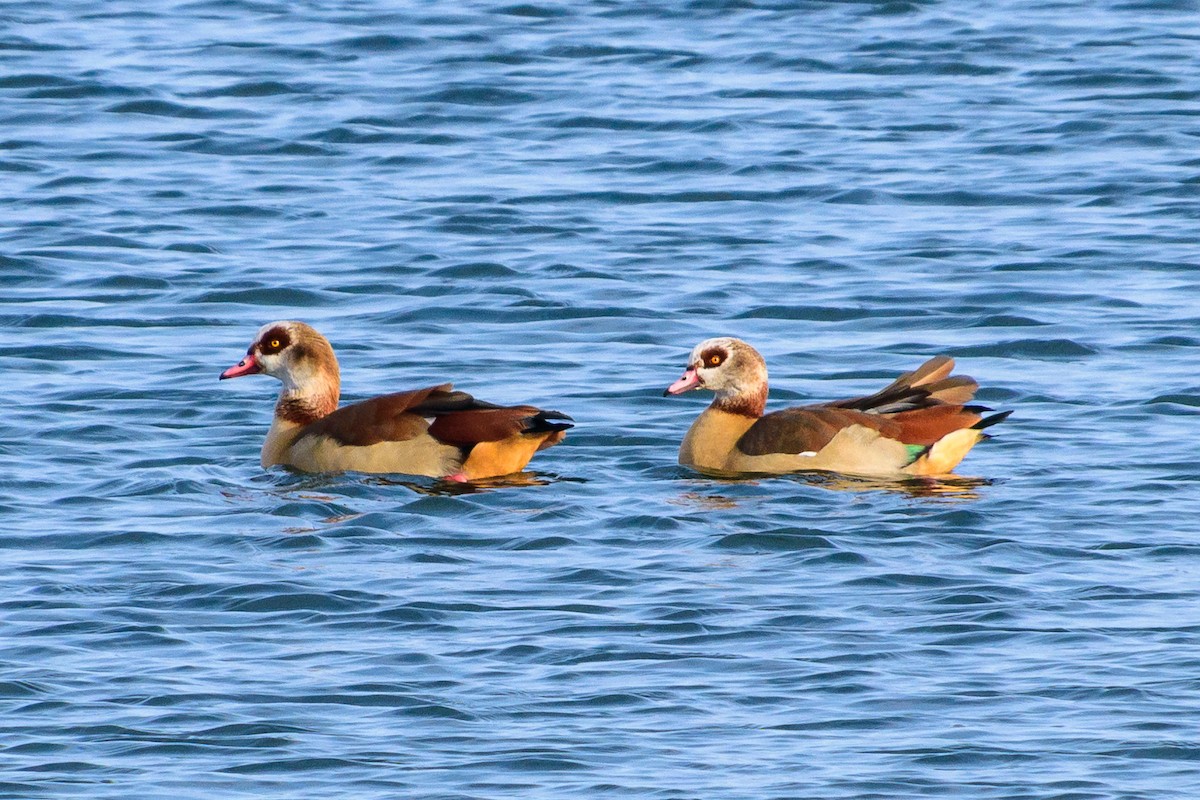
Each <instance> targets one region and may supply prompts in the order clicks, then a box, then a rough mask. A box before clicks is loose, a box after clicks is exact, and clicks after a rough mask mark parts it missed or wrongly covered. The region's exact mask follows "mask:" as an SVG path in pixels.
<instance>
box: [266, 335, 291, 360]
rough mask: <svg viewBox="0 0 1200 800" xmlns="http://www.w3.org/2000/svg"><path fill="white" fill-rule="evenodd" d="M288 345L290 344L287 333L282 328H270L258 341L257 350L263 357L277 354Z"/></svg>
mask: <svg viewBox="0 0 1200 800" xmlns="http://www.w3.org/2000/svg"><path fill="white" fill-rule="evenodd" d="M289 344H291V339H290V338H289V337H288V334H287V331H285V330H284V329H283V328H272V329H271V330H269V331H267V332H266V333H264V334H263V335H262V338H261V339H259V340H258V350H259V352H260V353H262V354H263V355H268V356H269V355H272V354H274V353H278V352H279V351H280V350H282V349H283V348H285V347H287V346H288V345H289Z"/></svg>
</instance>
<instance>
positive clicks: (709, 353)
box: [700, 347, 728, 367]
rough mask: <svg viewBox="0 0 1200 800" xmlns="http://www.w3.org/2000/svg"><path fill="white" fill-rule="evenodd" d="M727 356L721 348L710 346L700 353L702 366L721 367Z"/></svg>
mask: <svg viewBox="0 0 1200 800" xmlns="http://www.w3.org/2000/svg"><path fill="white" fill-rule="evenodd" d="M727 357H728V356H727V354H726V353H725V351H724V350H722V349H721V348H719V347H710V348H709V349H707V350H705V351H704V352H703V353H701V354H700V366H702V367H719V366H721V364H722V363H724V361H725V359H726V358H727Z"/></svg>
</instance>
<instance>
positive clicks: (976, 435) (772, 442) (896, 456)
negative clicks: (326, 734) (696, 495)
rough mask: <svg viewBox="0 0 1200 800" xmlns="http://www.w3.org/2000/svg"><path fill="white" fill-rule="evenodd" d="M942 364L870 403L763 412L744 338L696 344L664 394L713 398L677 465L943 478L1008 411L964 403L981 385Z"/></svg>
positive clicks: (761, 380)
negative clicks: (701, 393)
mask: <svg viewBox="0 0 1200 800" xmlns="http://www.w3.org/2000/svg"><path fill="white" fill-rule="evenodd" d="M953 369H954V361H953V359H951V358H949V357H948V356H937V357H936V358H931V359H930V360H929V361H926V362H925V363H924V364H922V365H921V366H920V367H918V368H917V369H915V370H913V371H912V372H907V373H905V374H903V375H901V376H900V377H899V378H897V379H896V380H895V381H893V382H892V383H891V384H889V385H888V386H887V387H885V388H884V389H881V390H880V391H878V392H876V393H875V394H872V395H868V396H867V397H856V398H853V399H850V400H838V401H835V402H831V403H819V404H817V405H811V406H801V407H798V408H787V409H784V410H782V411H775V412H772V413H770V414H766V415H764V414H763V411H764V408H765V407H766V404H767V365H766V363H765V362H764V361H763V357H762V356H761V355H759V353H758V351H757V350H755V349H754V348H753V347H751V346H750V345H748V344H746V343H745V342H743V341H742V340H740V339H734V338H731V337H722V338H717V339H708V340H706V341H703V342H701V343H700V344H698V345H696V348H695V349H694V350H693V351H692V355H691V358H690V359H689V361H688V365H687V369H686V370H685V371H684V373H683V377H681V378H680V379H679V380H677V381H675V383H673V384H671V385H670V387H668V388H667V390H666V392H664V395H673V394H683V393H684V392H687V391H691V390H692V389H709V390H711V391H713V392H714V393H715V394H716V398H715V399H714V400H713V402H712V405H710V406H709V407H708V408H707V409H705V411H704V412H703V413H702V414H701V415H700V416H699V417H698V418H697V419H696V421H695V422H694V423H692V427H691V429H690V430H688V432H687V435H686V436H684V438H683V444H682V445H681V446H680V448H679V463H680V464H683V465H685V466H689V467H694V468H695V469H698V470H700V471H702V472H711V473H720V474H730V473H746V472H758V473H776V474H778V473H784V472H796V471H800V470H828V471H831V472H842V473H848V474H854V475H873V476H889V475H894V476H903V475H938V474H943V473H947V472H950V471H951V470H952V469H954V467H955V466H956V465H957V464H958V462H960V461H962V459H963V456H965V455H966V454H967V451H968V450H970V449H971V448H972V447H973V446H974V445H975V443H976V442H978V441H980V440H981V439H984V438H987V434H985V433H984V432H983V429H984V428H986V427H988V426H989V425H994V424H996V423H997V422H1000V421H1001V420H1003V419H1004V418H1005V417H1007V416H1008V415H1009V414H1011V413H1012V412H1011V411H1006V412H1003V413H1000V414H993V415H991V416H987V417H984V416H982V414H981V412H985V411H989V410H990V409H988V408H984V407H983V406H973V405H966V403H968V402H970V400H971V398H972V397H973V396H974V395H975V390H976V389H978V388H979V385H978V384H977V383H976V382H975V381H974V380H973V379H971V378H968V377H966V376H965V375H954V376H952V375H951V374H950V373H951V372H952V371H953Z"/></svg>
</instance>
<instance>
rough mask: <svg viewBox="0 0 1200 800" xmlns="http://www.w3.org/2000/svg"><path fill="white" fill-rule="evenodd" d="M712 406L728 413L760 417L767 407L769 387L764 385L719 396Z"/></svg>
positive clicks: (752, 417)
mask: <svg viewBox="0 0 1200 800" xmlns="http://www.w3.org/2000/svg"><path fill="white" fill-rule="evenodd" d="M712 407H713V408H715V409H717V410H718V411H724V412H725V413H726V414H738V415H740V416H743V417H750V418H751V419H758V418H759V417H761V416H762V415H763V411H765V410H766V408H767V387H766V386H762V387H760V388H758V389H755V390H753V391H750V392H744V393H742V394H737V395H732V396H728V397H717V398H716V399H715V400H713V403H712Z"/></svg>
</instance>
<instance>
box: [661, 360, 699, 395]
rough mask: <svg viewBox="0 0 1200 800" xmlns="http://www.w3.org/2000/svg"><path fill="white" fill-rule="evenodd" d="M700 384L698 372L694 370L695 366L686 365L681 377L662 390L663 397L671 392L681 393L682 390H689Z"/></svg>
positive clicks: (696, 387)
mask: <svg viewBox="0 0 1200 800" xmlns="http://www.w3.org/2000/svg"><path fill="white" fill-rule="evenodd" d="M700 384H701V381H700V374H699V373H698V372H696V368H695V367H688V368H687V369H686V370H684V372H683V377H682V378H680V379H679V380H677V381H675V382H674V383H672V384H671V385H670V386H668V387H667V390H666V391H665V392H663V397H666V396H667V395H672V394H683V393H684V392H690V391H691V390H692V389H698V388H700Z"/></svg>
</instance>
